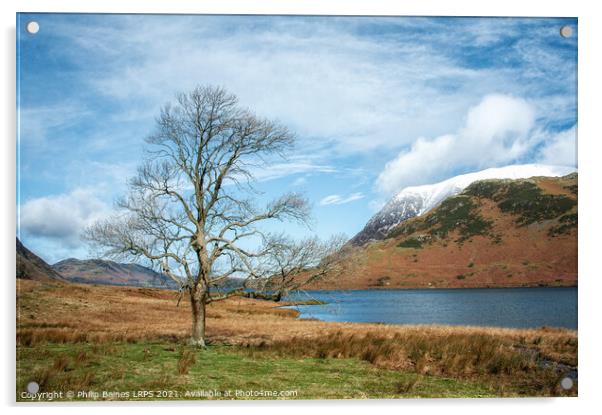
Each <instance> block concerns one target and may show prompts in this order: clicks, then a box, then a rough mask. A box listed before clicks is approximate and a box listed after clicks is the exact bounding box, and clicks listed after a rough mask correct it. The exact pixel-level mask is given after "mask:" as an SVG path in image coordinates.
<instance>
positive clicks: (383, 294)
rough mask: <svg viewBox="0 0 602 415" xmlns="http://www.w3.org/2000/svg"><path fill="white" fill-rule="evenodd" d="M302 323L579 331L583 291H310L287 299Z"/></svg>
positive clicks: (524, 289) (540, 289)
mask: <svg viewBox="0 0 602 415" xmlns="http://www.w3.org/2000/svg"><path fill="white" fill-rule="evenodd" d="M312 298H313V299H316V300H321V301H325V302H326V303H327V304H323V305H307V306H293V307H290V308H294V309H296V310H299V311H300V312H301V315H300V318H317V319H320V320H325V321H344V322H362V323H388V324H452V325H470V326H499V327H541V326H552V327H567V328H571V329H577V288H574V287H571V288H547V287H546V288H482V289H481V288H473V289H415V290H357V291H355V290H354V291H306V292H298V293H293V294H291V295H290V296H289V297H288V298H287V299H291V300H308V299H312Z"/></svg>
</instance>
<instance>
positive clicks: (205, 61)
mask: <svg viewBox="0 0 602 415" xmlns="http://www.w3.org/2000/svg"><path fill="white" fill-rule="evenodd" d="M375 20H378V19H375ZM111 22H112V24H111V25H110V26H108V25H103V26H94V27H91V28H90V27H86V28H85V30H82V31H79V30H78V29H77V27H72V26H71V25H70V26H69V28H68V30H67V29H64V33H65V36H67V37H68V38H69V39H70V41H72V42H74V43H75V44H76V45H77V49H78V50H84V51H88V50H89V51H93V52H94V55H93V56H97V57H98V58H103V57H104V58H106V59H104V60H105V61H110V62H111V65H110V66H108V67H106V69H107V70H106V71H99V70H96V71H95V72H94V74H93V76H92V74H90V76H89V77H88V78H89V81H88V82H90V83H91V84H92V86H93V87H94V89H95V90H96V91H98V92H99V93H101V94H103V95H106V96H109V97H110V98H113V99H115V100H117V101H119V102H122V101H123V102H128V103H133V104H132V105H129V106H128V107H132V106H135V108H136V109H137V110H136V112H135V113H134V114H130V115H129V116H131V117H133V119H135V118H136V116H137V115H136V114H139V116H140V117H141V119H144V120H148V119H151V120H152V115H153V114H156V111H157V110H158V106H159V105H162V104H163V103H165V102H166V101H168V100H171V99H172V97H173V94H174V92H177V91H181V90H187V89H189V88H190V87H192V86H193V85H195V84H197V83H213V84H218V85H224V86H226V87H227V88H228V89H229V90H231V91H232V92H234V93H235V94H237V95H238V96H239V97H240V99H241V102H242V103H243V105H248V106H250V107H251V108H253V109H254V110H255V111H257V113H259V114H261V115H265V116H268V117H273V118H277V119H279V120H281V121H283V122H284V123H285V124H287V125H288V126H290V127H291V129H293V130H294V131H296V132H298V133H299V137H300V139H301V140H302V141H304V142H308V141H312V140H315V141H319V142H321V143H329V144H330V145H329V146H328V148H329V150H328V151H329V152H330V153H331V154H332V153H333V152H334V153H339V154H349V153H358V152H364V151H370V150H374V149H378V148H385V149H391V148H393V149H399V148H402V147H403V146H404V145H408V144H409V143H411V142H412V141H413V140H414V138H415V137H416V136H419V135H437V134H441V133H442V132H444V131H453V130H454V129H456V128H458V120H459V119H460V116H461V115H462V113H463V111H465V109H466V108H467V107H468V106H470V105H471V103H473V102H474V99H475V96H478V95H483V94H485V93H487V92H489V91H491V90H496V89H497V88H504V89H510V90H516V89H517V88H519V87H518V86H517V85H518V84H517V83H516V82H515V79H511V78H510V76H509V75H508V73H506V72H504V71H500V70H495V69H490V68H481V69H479V70H478V71H477V70H473V69H470V68H467V67H466V66H465V65H461V64H458V62H457V61H456V60H455V59H453V57H450V56H448V55H447V54H445V53H441V51H440V50H438V48H439V47H441V45H447V44H449V43H450V42H454V43H455V42H456V40H454V39H452V38H448V37H447V33H448V31H447V30H441V28H438V30H437V31H436V32H437V33H439V36H438V38H436V39H433V42H430V43H429V42H426V43H425V42H424V41H423V40H421V39H417V38H413V37H410V38H407V39H404V41H403V42H400V41H399V40H398V39H396V38H395V37H390V38H389V37H382V36H374V37H372V36H362V35H360V34H359V33H358V32H356V30H355V29H356V28H357V27H359V25H360V24H361V23H364V24H365V23H366V22H369V20H367V19H353V18H347V19H336V18H331V19H330V20H329V22H328V24H326V23H325V22H324V21H322V20H321V19H309V18H308V19H282V18H271V19H268V18H266V19H262V18H255V21H254V22H253V23H254V24H250V22H251V21H250V20H245V19H243V18H230V19H229V18H225V17H221V18H216V17H215V18H212V17H198V16H197V17H191V16H179V17H175V16H174V17H171V18H170V19H164V18H159V17H149V16H143V17H140V16H113V17H112V21H111ZM158 22H160V24H157V23H158ZM266 22H269V24H266ZM360 22H361V23H360ZM418 22H419V21H418V20H411V19H406V20H404V19H400V20H391V19H389V20H387V23H388V24H392V23H397V24H399V25H400V26H407V25H410V26H411V25H414V24H418ZM422 22H423V23H421V24H424V25H428V24H430V23H429V22H431V21H430V20H422ZM383 23H384V22H383ZM434 24H435V26H437V23H436V22H435V23H434ZM230 25H235V26H236V27H237V29H236V30H229V29H228V28H229V27H230ZM131 27H136V28H137V30H136V33H132V30H131ZM492 27H495V25H494V24H491V22H486V21H484V22H482V23H481V24H480V25H478V26H477V27H475V28H472V27H471V25H469V24H468V25H465V26H462V27H461V28H458V29H457V31H456V32H455V34H454V36H458V35H462V36H467V39H473V37H474V34H475V33H476V34H480V33H484V31H485V29H486V28H492ZM473 29H474V30H473ZM469 32H470V33H469ZM473 32H474V33H473ZM498 32H499V31H498ZM498 32H495V33H492V34H491V36H493V37H495V35H497V34H499V33H498ZM73 33H78V36H77V37H73ZM65 49H66V50H69V48H65ZM65 53H70V52H65ZM174 62H177V65H174ZM88 67H90V68H93V67H96V65H93V64H88ZM425 68H428V70H425ZM432 120H437V122H436V123H435V122H432Z"/></svg>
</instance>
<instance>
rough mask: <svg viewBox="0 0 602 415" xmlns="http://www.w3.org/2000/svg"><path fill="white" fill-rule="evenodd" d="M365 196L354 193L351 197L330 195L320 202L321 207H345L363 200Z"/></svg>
mask: <svg viewBox="0 0 602 415" xmlns="http://www.w3.org/2000/svg"><path fill="white" fill-rule="evenodd" d="M363 198H364V194H363V193H361V192H357V193H352V194H350V195H349V196H341V195H337V194H334V195H329V196H326V197H324V198H323V199H322V200H320V205H322V206H327V205H343V204H345V203H349V202H353V201H355V200H359V199H363Z"/></svg>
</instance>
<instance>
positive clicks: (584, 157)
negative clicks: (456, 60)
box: [0, 0, 602, 415]
mask: <svg viewBox="0 0 602 415" xmlns="http://www.w3.org/2000/svg"><path fill="white" fill-rule="evenodd" d="M0 4H1V5H0V7H1V8H2V13H1V14H0V16H1V17H0V18H1V19H2V29H3V31H2V34H3V41H2V48H3V51H2V55H1V56H2V58H3V59H2V62H3V63H2V74H3V76H2V83H3V86H2V89H1V90H2V91H3V96H2V98H1V99H0V106H1V111H0V113H1V114H2V122H1V124H0V125H1V126H2V129H3V136H2V149H1V151H0V154H1V155H2V163H1V164H2V181H1V182H0V183H1V186H2V188H1V193H0V194H1V195H2V196H3V201H4V202H3V203H2V216H1V217H2V226H1V227H0V229H1V231H2V236H1V237H0V243H1V249H0V255H2V257H1V260H2V261H1V264H2V269H3V270H4V272H3V273H2V274H1V277H0V278H2V280H3V282H4V287H3V296H4V300H5V301H4V306H3V307H2V311H3V322H4V327H5V329H4V330H3V332H2V338H1V340H0V347H1V348H2V351H3V353H2V355H3V357H4V359H5V362H4V364H3V365H2V367H3V368H4V369H5V370H3V372H4V373H2V375H1V377H0V385H1V386H0V390H1V392H2V404H3V405H4V406H8V408H7V409H8V411H9V412H11V413H12V412H13V411H19V412H24V413H29V412H32V413H33V412H38V413H39V412H41V411H43V412H44V413H45V414H54V413H57V414H58V413H61V414H62V413H65V412H67V413H70V412H72V411H76V412H78V413H79V412H82V411H85V412H86V413H90V414H96V413H105V412H106V411H107V409H109V408H107V406H106V405H104V406H103V405H100V406H98V405H95V406H89V405H88V406H85V408H84V407H82V406H81V405H80V406H79V407H75V406H74V405H56V404H55V405H45V406H33V407H32V406H31V405H29V406H24V405H21V406H20V407H15V404H14V403H13V402H14V396H15V389H14V368H15V362H14V358H15V351H14V350H15V349H14V333H15V329H14V324H15V319H14V318H15V317H14V315H15V296H14V289H15V283H14V270H15V259H14V258H15V256H14V243H15V242H14V229H15V214H16V212H15V66H14V65H15V20H16V19H15V13H16V12H17V11H22V12H35V11H40V12H88V13H92V12H105V13H109V12H112V13H214V14H219V13H224V14H314V15H319V14H325V15H328V14H334V15H363V14H369V15H455V16H471V15H472V16H571V17H578V18H579V205H580V208H579V222H580V224H579V285H580V286H579V345H580V346H579V363H580V364H579V369H580V370H579V394H580V396H579V398H573V399H493V400H492V399H486V400H466V399H459V400H449V399H445V400H422V401H418V400H401V401H347V402H345V401H305V402H297V403H290V402H217V403H207V402H203V403H178V404H174V403H158V404H157V403H153V404H129V405H127V404H120V405H119V404H118V405H111V410H112V409H113V407H115V406H126V407H132V409H134V410H144V411H145V412H147V413H148V414H155V413H157V414H159V413H161V414H163V415H164V413H165V411H166V409H167V407H173V406H178V407H180V408H179V409H178V410H180V411H187V412H188V411H192V410H194V411H195V412H197V411H202V412H204V413H207V412H209V411H211V412H213V411H219V412H220V413H221V412H222V411H225V412H227V413H228V412H230V413H240V412H243V411H244V412H245V414H247V413H248V412H249V411H250V412H251V413H261V414H265V413H281V412H284V411H285V412H287V414H304V415H305V414H306V413H307V411H312V412H314V411H316V410H318V411H320V412H321V411H333V410H340V409H343V407H344V410H345V411H351V412H357V413H363V412H365V411H367V410H369V408H370V407H372V406H375V408H374V410H376V411H379V412H381V411H390V412H393V411H394V412H397V413H399V412H400V411H403V412H405V413H410V412H415V411H420V413H424V412H426V413H441V412H444V413H446V414H447V413H456V412H457V413H462V414H472V413H479V414H480V413H483V412H484V411H487V412H488V413H490V414H496V413H500V414H502V413H503V414H504V415H507V413H508V412H509V411H512V412H514V411H517V410H518V411H521V412H522V410H525V411H529V412H531V413H533V412H538V413H541V414H544V413H545V415H548V414H553V413H561V414H567V413H581V412H582V411H583V412H585V413H587V412H590V410H591V409H592V408H594V407H595V404H596V403H598V402H599V401H600V398H599V397H600V396H602V393H600V392H599V391H598V387H599V385H602V382H601V381H600V379H599V375H600V374H601V373H602V370H601V369H602V368H601V367H600V366H601V363H600V360H601V359H600V356H599V354H600V351H602V344H601V341H600V339H601V334H600V331H601V330H600V329H601V326H600V321H599V316H602V310H601V309H600V304H601V303H602V302H601V301H600V300H598V296H599V293H602V283H601V281H602V275H601V274H600V271H599V269H598V263H599V258H600V254H599V251H600V248H599V247H600V245H601V241H602V229H600V228H601V226H600V217H601V216H602V211H601V209H600V206H601V204H600V197H598V195H599V194H600V190H599V189H600V185H601V182H602V172H601V171H600V167H599V166H600V164H601V162H602V160H600V157H601V152H600V140H602V134H601V131H600V127H599V122H600V104H599V100H600V97H602V93H601V92H602V91H601V90H600V80H599V78H600V76H599V74H601V73H602V66H601V60H600V55H601V51H602V47H601V45H600V44H599V43H600V42H602V33H601V32H602V29H601V27H602V18H601V17H600V15H599V14H598V13H596V8H595V2H593V1H579V0H571V1H556V0H548V1H542V2H528V1H525V0H504V1H498V2H495V3H492V2H486V1H478V0H454V1H450V0H420V1H413V2H410V1H407V2H401V1H399V2H391V1H384V0H377V1H358V0H332V1H327V2H326V1H323V2H317V1H312V0H251V1H244V0H238V1H235V0H222V1H199V0H197V1H192V0H143V1H140V0H138V1H135V0H87V1H79V2H74V1H68V0H53V1H41V0H35V1H34V0H22V1H16V0H8V1H7V0H4V1H2V2H1V3H0ZM134 407H135V408H134ZM193 407H195V408H197V407H198V409H193ZM115 409H117V408H115Z"/></svg>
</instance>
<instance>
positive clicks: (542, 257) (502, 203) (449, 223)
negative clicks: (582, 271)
mask: <svg viewBox="0 0 602 415" xmlns="http://www.w3.org/2000/svg"><path fill="white" fill-rule="evenodd" d="M577 188H578V185H577V173H572V174H569V175H567V176H563V177H532V178H528V179H518V180H508V179H502V180H495V179H493V180H481V181H476V182H473V183H472V184H470V185H469V186H468V187H466V188H465V190H464V191H462V192H461V193H459V194H457V195H454V196H450V197H447V198H446V199H444V200H443V201H442V202H441V203H440V204H438V207H435V208H434V209H432V210H430V211H428V212H426V213H425V214H423V215H420V216H414V217H412V218H410V219H407V220H402V221H401V222H400V223H398V224H396V225H394V226H392V227H390V228H389V229H388V230H387V231H386V233H385V234H384V236H383V237H382V240H376V241H374V240H373V241H372V242H368V243H365V244H363V245H361V246H355V247H353V246H351V247H350V249H351V250H352V253H351V257H350V259H349V260H348V262H347V266H346V270H345V272H343V273H342V274H341V275H340V276H339V277H338V278H336V279H329V280H324V281H321V282H319V283H316V284H314V285H313V286H312V288H323V289H335V288H339V289H360V288H418V287H424V288H446V287H447V288H459V287H521V286H570V285H576V284H577Z"/></svg>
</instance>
